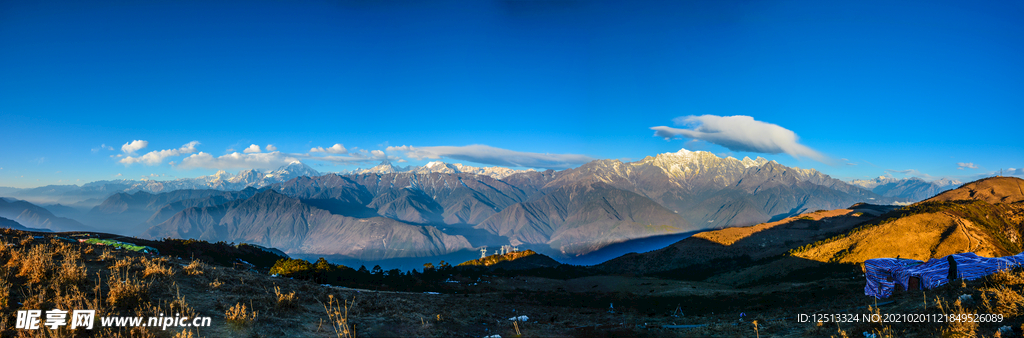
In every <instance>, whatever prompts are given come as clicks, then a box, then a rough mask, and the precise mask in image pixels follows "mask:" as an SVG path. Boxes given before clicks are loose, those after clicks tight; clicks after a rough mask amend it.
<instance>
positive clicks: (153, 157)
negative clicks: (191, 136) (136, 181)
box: [118, 141, 199, 166]
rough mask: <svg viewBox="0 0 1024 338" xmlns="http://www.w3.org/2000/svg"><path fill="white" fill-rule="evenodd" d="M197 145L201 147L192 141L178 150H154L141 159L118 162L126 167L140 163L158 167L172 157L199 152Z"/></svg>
mask: <svg viewBox="0 0 1024 338" xmlns="http://www.w3.org/2000/svg"><path fill="white" fill-rule="evenodd" d="M143 142H145V141H143ZM197 145H199V141H192V142H189V143H187V144H185V145H182V146H181V148H178V149H164V150H154V151H151V152H148V153H146V154H145V155H142V156H139V157H132V156H125V157H124V158H122V159H121V160H120V161H118V162H121V163H123V164H124V165H125V166H129V165H132V164H134V163H140V162H141V163H143V164H145V165H157V164H160V163H163V162H164V159H166V158H168V157H171V156H179V155H185V154H192V153H195V152H196V151H197V150H196V146H197ZM126 146H127V145H126ZM123 148H124V147H122V149H123Z"/></svg>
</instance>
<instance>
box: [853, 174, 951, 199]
mask: <svg viewBox="0 0 1024 338" xmlns="http://www.w3.org/2000/svg"><path fill="white" fill-rule="evenodd" d="M850 184H853V185H856V186H860V187H863V188H866V189H871V191H872V192H874V193H876V194H879V195H882V196H886V197H892V198H895V199H896V200H897V201H899V202H903V203H912V202H917V201H921V200H924V199H926V198H929V197H932V196H935V195H937V194H938V193H940V192H943V191H946V190H950V189H955V188H957V187H959V186H960V185H961V184H963V182H960V181H958V180H954V179H940V180H935V181H931V182H928V181H925V180H923V179H920V178H917V177H910V178H895V177H885V176H879V177H876V178H873V179H870V180H852V181H850Z"/></svg>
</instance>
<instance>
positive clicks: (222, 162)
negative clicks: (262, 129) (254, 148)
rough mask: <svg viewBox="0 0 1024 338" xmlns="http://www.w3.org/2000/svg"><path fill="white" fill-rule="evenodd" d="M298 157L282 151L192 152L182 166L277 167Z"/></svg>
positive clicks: (213, 167) (214, 167) (207, 167)
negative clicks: (222, 153) (217, 153)
mask: <svg viewBox="0 0 1024 338" xmlns="http://www.w3.org/2000/svg"><path fill="white" fill-rule="evenodd" d="M298 160H299V159H298V158H297V157H294V156H292V155H291V154H282V153H281V152H277V151H275V152H269V153H252V154H243V153H237V152H234V153H230V154H227V155H223V156H219V157H214V156H213V155H210V154H208V153H205V152H201V151H200V152H199V153H197V154H192V155H191V156H188V157H186V158H184V159H182V160H181V164H179V165H178V167H180V168H204V169H252V168H257V169H270V170H272V169H277V168H280V167H282V166H284V165H287V164H288V163H290V162H292V161H298Z"/></svg>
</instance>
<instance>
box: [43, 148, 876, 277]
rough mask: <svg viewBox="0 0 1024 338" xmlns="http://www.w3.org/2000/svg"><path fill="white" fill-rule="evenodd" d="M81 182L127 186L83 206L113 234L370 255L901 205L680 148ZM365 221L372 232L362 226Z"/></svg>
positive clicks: (544, 243) (780, 169)
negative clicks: (535, 163) (605, 155)
mask: <svg viewBox="0 0 1024 338" xmlns="http://www.w3.org/2000/svg"><path fill="white" fill-rule="evenodd" d="M86 186H88V187H90V188H91V187H104V189H106V190H104V191H111V190H113V188H118V189H121V188H124V189H126V190H122V191H115V192H111V194H110V195H109V197H108V198H106V199H105V200H103V201H102V203H98V205H96V206H95V207H94V208H92V209H91V210H90V211H89V212H88V213H87V214H86V215H85V216H82V217H83V219H85V220H86V221H87V222H86V223H87V224H92V225H97V226H102V227H104V229H105V230H108V231H111V232H116V233H120V234H126V235H140V234H141V235H143V236H145V237H151V238H158V237H162V236H167V237H178V238H201V239H206V240H214V241H245V242H251V243H257V244H260V245H265V246H271V247H274V246H280V247H279V248H281V249H283V250H286V251H288V252H289V253H296V254H308V253H318V254H333V255H343V256H348V257H376V258H400V257H423V256H430V255H439V254H448V253H452V250H466V249H471V248H473V247H479V246H486V245H494V246H499V245H505V244H514V245H520V244H521V245H525V246H526V247H525V248H529V249H533V250H537V251H538V252H541V253H543V254H545V255H550V256H552V257H562V258H568V257H574V256H579V255H584V254H587V253H590V252H594V251H597V250H599V249H601V248H603V247H606V246H608V245H611V244H615V243H620V242H624V241H629V240H633V239H639V238H646V237H651V236H659V235H671V234H679V233H684V232H691V231H696V230H703V229H719V228H726V227H733V226H745V225H752V224H757V223H761V222H767V221H774V220H780V219H783V218H786V217H791V216H793V215H797V214H801V213H805V212H810V211H813V210H819V209H820V210H828V209H836V208H841V207H844V206H848V205H853V204H855V203H858V202H870V203H876V204H887V203H892V202H894V201H896V200H895V199H893V198H889V197H884V196H881V195H878V194H876V193H873V192H871V191H869V190H867V189H865V188H862V187H859V186H855V185H851V184H849V183H846V182H843V181H840V180H837V179H834V178H831V177H829V176H828V175H825V174H822V173H820V172H818V171H816V170H814V169H800V168H792V167H786V166H784V165H781V164H779V163H777V162H774V161H768V160H766V159H764V158H760V157H759V158H756V159H750V158H744V159H742V160H740V159H735V158H732V157H725V158H722V157H718V156H716V155H714V154H712V153H709V152H704V151H689V150H686V149H682V150H680V151H677V152H670V153H663V154H657V155H656V156H648V157H646V158H644V159H642V160H639V161H635V162H622V161H618V160H597V161H592V162H589V163H586V164H584V165H581V166H579V167H577V168H573V169H566V170H562V171H553V170H546V171H535V170H512V169H508V168H500V167H490V168H478V167H471V166H465V165H461V164H448V163H444V162H438V161H435V162H430V163H428V164H427V165H424V166H422V167H398V166H396V165H394V164H393V163H391V162H389V161H383V162H382V163H380V164H379V165H377V166H375V167H373V168H370V169H366V170H358V171H356V172H350V173H344V174H341V173H330V174H321V173H319V172H317V171H315V170H312V169H311V168H309V167H308V166H306V165H304V164H302V163H300V162H293V163H291V164H289V165H288V166H285V167H282V168H280V169H278V170H275V171H271V172H261V171H258V170H247V171H242V172H240V173H239V174H237V175H230V174H228V173H226V172H223V171H222V172H219V173H217V174H215V175H210V176H204V177H200V178H196V179H179V180H173V181H162V182H155V181H144V182H136V181H109V182H108V183H104V184H98V183H96V182H94V183H90V184H87V185H86ZM86 186H83V187H86ZM176 187H178V188H180V187H196V188H194V189H177V188H176ZM132 189H135V190H132ZM147 189H148V190H147ZM231 189H238V190H231ZM64 190H67V191H71V190H73V189H71V190H68V189H64ZM150 190H154V191H158V192H150ZM62 191H63V190H62ZM268 191H270V192H273V193H274V194H276V195H273V194H272V195H267V194H269V192H268ZM324 213H326V214H324ZM367 222H370V223H372V224H374V225H375V226H377V227H380V229H378V230H372V231H371V230H368V229H367V228H365V226H367V224H366V223H367ZM281 227H284V228H281ZM389 229H390V230H389ZM339 236H344V239H341V238H342V237H339ZM353 236H354V237H353ZM366 236H371V237H372V238H369V237H366ZM278 237H280V238H278ZM325 238H335V239H338V240H337V243H334V244H331V243H330V242H328V241H324V240H323V239H325ZM406 240H408V241H411V242H410V243H416V244H414V245H412V244H411V246H408V247H404V248H399V247H396V250H394V251H389V250H390V249H388V248H386V247H385V244H384V243H399V242H402V243H404V242H403V241H406ZM378 242H379V243H380V246H377V243H378ZM338 243H348V244H345V245H349V247H346V248H338V247H337V246H339V245H342V244H338ZM469 243H472V244H469ZM332 245H333V246H332ZM396 245H397V244H396ZM399 249H400V250H399Z"/></svg>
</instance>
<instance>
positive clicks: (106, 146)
mask: <svg viewBox="0 0 1024 338" xmlns="http://www.w3.org/2000/svg"><path fill="white" fill-rule="evenodd" d="M100 150H114V147H111V146H108V145H106V144H105V143H104V144H100V146H99V147H96V148H92V152H93V153H98V152H99V151H100Z"/></svg>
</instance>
